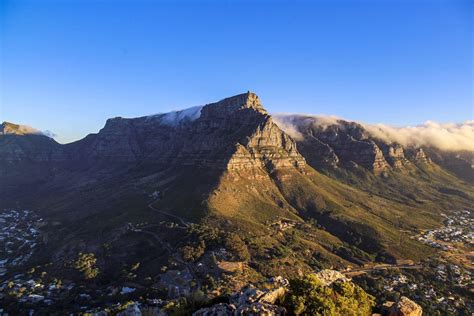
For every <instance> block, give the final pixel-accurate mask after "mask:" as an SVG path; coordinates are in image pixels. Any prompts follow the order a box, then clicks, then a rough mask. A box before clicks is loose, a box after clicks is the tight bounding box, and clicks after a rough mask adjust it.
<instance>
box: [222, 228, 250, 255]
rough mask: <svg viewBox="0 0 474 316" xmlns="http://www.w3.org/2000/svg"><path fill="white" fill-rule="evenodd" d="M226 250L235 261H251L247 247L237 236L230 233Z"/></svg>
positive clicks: (226, 240) (226, 241)
mask: <svg viewBox="0 0 474 316" xmlns="http://www.w3.org/2000/svg"><path fill="white" fill-rule="evenodd" d="M225 248H226V249H227V250H228V251H229V252H230V253H231V254H232V256H233V257H234V259H235V260H239V261H248V260H250V253H249V250H248V248H247V245H246V244H245V242H244V241H243V240H242V239H241V238H240V237H239V235H237V234H233V233H230V234H228V235H227V236H226V238H225Z"/></svg>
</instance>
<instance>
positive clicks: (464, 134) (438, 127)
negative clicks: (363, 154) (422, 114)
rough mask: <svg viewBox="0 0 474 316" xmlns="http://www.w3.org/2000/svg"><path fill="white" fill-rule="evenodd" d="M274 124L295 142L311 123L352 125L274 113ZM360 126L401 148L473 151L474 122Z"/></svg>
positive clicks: (330, 118) (329, 118) (319, 117)
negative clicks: (304, 128)
mask: <svg viewBox="0 0 474 316" xmlns="http://www.w3.org/2000/svg"><path fill="white" fill-rule="evenodd" d="M273 117H274V121H275V122H276V123H277V124H278V125H279V126H280V128H282V129H283V130H284V131H285V132H287V133H288V134H290V135H291V136H292V137H293V138H295V139H297V140H298V139H301V138H302V135H301V133H300V132H299V130H298V129H299V127H301V126H307V125H308V124H312V125H315V126H319V127H322V128H326V127H327V126H330V125H335V124H341V123H342V122H344V121H346V122H351V121H347V120H344V119H341V118H338V117H336V116H325V115H305V114H276V115H274V116H273ZM354 123H358V124H360V125H361V126H363V127H364V128H365V129H366V131H367V132H368V133H369V134H370V135H371V136H372V137H374V138H378V139H381V140H382V141H384V142H387V143H398V144H400V145H402V146H415V147H422V146H426V147H435V148H437V149H440V150H446V151H462V150H467V151H474V120H469V121H465V122H463V123H438V122H433V121H427V122H425V123H423V124H419V125H415V126H404V127H395V126H390V125H387V124H367V123H362V122H354Z"/></svg>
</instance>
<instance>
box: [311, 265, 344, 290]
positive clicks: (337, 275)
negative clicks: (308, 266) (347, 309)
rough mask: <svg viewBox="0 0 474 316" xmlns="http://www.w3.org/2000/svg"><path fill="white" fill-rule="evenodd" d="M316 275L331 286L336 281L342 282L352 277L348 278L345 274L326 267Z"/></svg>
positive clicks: (326, 284)
mask: <svg viewBox="0 0 474 316" xmlns="http://www.w3.org/2000/svg"><path fill="white" fill-rule="evenodd" d="M315 276H316V277H317V278H318V279H319V280H320V281H321V282H322V283H323V284H324V285H325V286H329V285H331V284H333V283H334V282H336V281H340V282H349V281H350V279H349V278H347V277H346V276H345V275H344V274H342V273H341V272H339V271H336V270H330V269H324V270H321V271H319V272H317V273H315Z"/></svg>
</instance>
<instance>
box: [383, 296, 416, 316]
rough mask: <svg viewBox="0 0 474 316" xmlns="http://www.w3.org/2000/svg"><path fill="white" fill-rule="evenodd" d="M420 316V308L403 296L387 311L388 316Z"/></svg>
mask: <svg viewBox="0 0 474 316" xmlns="http://www.w3.org/2000/svg"><path fill="white" fill-rule="evenodd" d="M422 314H423V309H422V308H421V306H420V305H418V304H417V303H415V302H413V301H412V300H410V299H409V298H408V297H405V296H402V297H401V298H400V300H399V301H398V302H396V303H395V304H393V305H392V307H391V308H390V311H389V316H421V315H422Z"/></svg>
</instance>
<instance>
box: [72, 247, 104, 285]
mask: <svg viewBox="0 0 474 316" xmlns="http://www.w3.org/2000/svg"><path fill="white" fill-rule="evenodd" d="M96 261H97V259H96V258H95V255H94V254H93V253H82V252H80V253H79V256H78V258H77V260H76V261H75V262H74V268H76V269H77V270H78V271H79V272H81V273H82V274H83V275H84V278H85V279H86V280H89V279H94V278H95V277H96V276H97V275H98V274H99V269H98V268H96V267H95V263H96Z"/></svg>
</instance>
